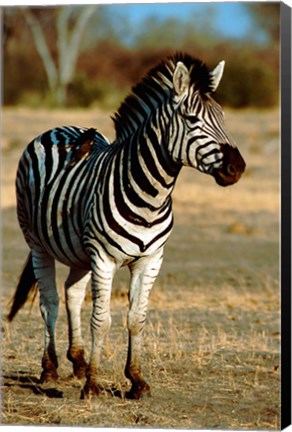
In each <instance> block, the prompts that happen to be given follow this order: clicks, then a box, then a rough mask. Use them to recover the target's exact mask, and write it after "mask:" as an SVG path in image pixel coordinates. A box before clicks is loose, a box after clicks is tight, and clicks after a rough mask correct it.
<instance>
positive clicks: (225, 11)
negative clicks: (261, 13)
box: [108, 2, 261, 38]
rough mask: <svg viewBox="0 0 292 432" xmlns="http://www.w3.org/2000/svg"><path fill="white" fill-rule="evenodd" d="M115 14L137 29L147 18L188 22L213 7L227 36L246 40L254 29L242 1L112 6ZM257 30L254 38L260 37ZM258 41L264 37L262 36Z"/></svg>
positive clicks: (220, 30)
mask: <svg viewBox="0 0 292 432" xmlns="http://www.w3.org/2000/svg"><path fill="white" fill-rule="evenodd" d="M108 7H110V8H111V9H112V10H113V11H114V12H117V13H121V14H123V15H126V16H127V17H128V19H129V20H130V22H131V23H133V25H134V26H139V25H140V24H142V22H143V21H144V20H145V18H146V17H149V16H155V17H156V18H158V19H165V18H171V17H174V18H177V19H181V20H184V19H187V18H189V17H190V16H194V17H195V16H197V17H198V18H199V17H200V15H202V16H205V17H206V14H208V10H210V8H211V9H212V11H213V15H214V21H213V22H214V26H215V30H217V31H218V33H220V34H222V35H224V36H227V37H231V38H234V37H238V38H241V37H246V36H248V34H249V32H250V29H251V20H250V16H249V14H248V11H247V9H246V7H245V5H244V3H242V2H222V3H221V2H220V3H214V2H204V3H197V2H194V3H160V4H159V3H156V4H155V3H149V4H147V3H144V4H143V3H140V4H112V5H108ZM255 30H256V29H253V33H254V34H253V36H256V34H255ZM258 38H261V35H260V34H258Z"/></svg>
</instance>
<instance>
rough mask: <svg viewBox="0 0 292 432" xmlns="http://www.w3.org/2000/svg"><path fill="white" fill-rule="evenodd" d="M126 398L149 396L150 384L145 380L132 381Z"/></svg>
mask: <svg viewBox="0 0 292 432" xmlns="http://www.w3.org/2000/svg"><path fill="white" fill-rule="evenodd" d="M125 396H126V399H132V400H139V399H142V398H144V397H151V391H150V386H149V385H148V384H147V383H146V382H145V381H141V382H139V383H134V384H133V385H132V388H131V390H130V391H127V392H126V394H125Z"/></svg>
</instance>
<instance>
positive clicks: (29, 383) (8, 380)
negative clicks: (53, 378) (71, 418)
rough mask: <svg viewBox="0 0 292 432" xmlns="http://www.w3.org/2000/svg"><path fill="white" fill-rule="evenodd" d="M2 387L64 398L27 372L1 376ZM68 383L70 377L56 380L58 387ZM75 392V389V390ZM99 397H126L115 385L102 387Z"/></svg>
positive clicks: (70, 379)
mask: <svg viewBox="0 0 292 432" xmlns="http://www.w3.org/2000/svg"><path fill="white" fill-rule="evenodd" d="M2 380H3V381H2V385H3V387H6V388H14V387H18V388H21V389H23V390H30V391H31V392H32V393H34V394H35V395H37V396H46V397H48V398H53V399H62V398H64V392H63V391H61V390H59V389H57V388H56V387H53V388H49V387H48V386H49V385H50V384H53V383H50V384H48V383H46V384H41V383H40V380H39V379H38V378H36V377H35V376H30V375H28V374H27V372H24V371H18V372H17V373H14V374H10V375H8V374H6V375H3V376H2ZM70 382H74V378H73V377H72V376H69V377H66V378H60V377H59V378H58V381H57V384H59V385H65V386H66V387H67V386H68V384H69V385H70ZM75 390H76V389H75ZM100 390H101V393H100V396H102V395H103V396H106V397H115V398H120V399H123V398H125V397H126V393H127V392H126V391H122V390H120V389H118V388H117V387H116V386H115V385H109V386H105V387H102V388H101V389H100Z"/></svg>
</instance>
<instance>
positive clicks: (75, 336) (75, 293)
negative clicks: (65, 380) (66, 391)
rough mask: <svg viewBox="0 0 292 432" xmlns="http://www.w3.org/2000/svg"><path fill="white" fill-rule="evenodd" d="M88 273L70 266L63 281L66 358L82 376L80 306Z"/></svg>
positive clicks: (84, 366)
mask: <svg viewBox="0 0 292 432" xmlns="http://www.w3.org/2000/svg"><path fill="white" fill-rule="evenodd" d="M89 279H90V273H89V272H88V271H86V270H80V269H74V268H71V270H70V273H69V276H68V278H67V280H66V282H65V293H66V309H67V316H68V324H69V349H68V352H67V358H68V360H70V361H71V362H72V363H73V373H74V375H75V376H76V377H77V378H80V379H82V378H84V377H85V374H86V368H87V363H86V361H85V359H84V344H83V339H82V333H81V316H80V314H81V306H82V303H83V300H84V297H85V292H86V286H87V282H88V281H89Z"/></svg>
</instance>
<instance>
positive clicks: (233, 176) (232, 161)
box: [212, 144, 246, 186]
mask: <svg viewBox="0 0 292 432" xmlns="http://www.w3.org/2000/svg"><path fill="white" fill-rule="evenodd" d="M221 149H222V152H223V155H224V158H223V165H222V167H220V168H218V169H217V170H214V172H213V173H212V174H213V176H214V178H215V180H216V182H217V184H218V185H220V186H231V185H233V184H234V183H236V182H238V180H239V179H240V177H241V175H242V173H243V172H244V170H245V166H246V164H245V161H244V159H243V157H242V156H241V154H240V152H239V150H238V149H237V148H236V147H231V146H230V145H228V144H224V145H222V148H221Z"/></svg>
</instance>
